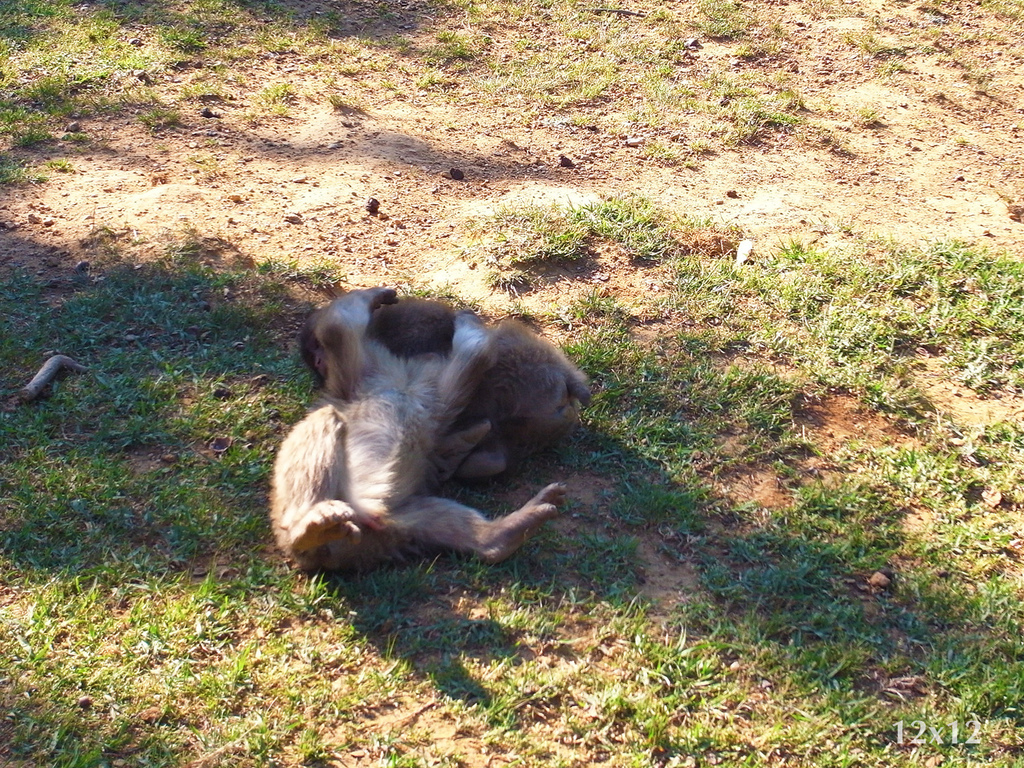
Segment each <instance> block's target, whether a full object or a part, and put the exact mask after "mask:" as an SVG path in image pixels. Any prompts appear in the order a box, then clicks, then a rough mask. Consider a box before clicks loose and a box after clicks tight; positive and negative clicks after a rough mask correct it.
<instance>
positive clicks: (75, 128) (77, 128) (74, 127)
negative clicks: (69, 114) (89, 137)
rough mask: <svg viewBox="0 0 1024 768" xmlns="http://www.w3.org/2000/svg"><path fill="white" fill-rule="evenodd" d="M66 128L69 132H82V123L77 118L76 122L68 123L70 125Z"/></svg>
mask: <svg viewBox="0 0 1024 768" xmlns="http://www.w3.org/2000/svg"><path fill="white" fill-rule="evenodd" d="M65 130H66V131H67V132H68V133H81V132H82V124H81V123H80V122H78V121H77V120H76V121H74V122H71V123H68V127H67V128H66V129H65Z"/></svg>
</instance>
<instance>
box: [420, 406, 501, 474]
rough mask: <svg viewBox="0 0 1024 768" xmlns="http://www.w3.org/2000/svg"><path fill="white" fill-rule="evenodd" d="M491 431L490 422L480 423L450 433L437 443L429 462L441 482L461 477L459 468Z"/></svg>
mask: <svg viewBox="0 0 1024 768" xmlns="http://www.w3.org/2000/svg"><path fill="white" fill-rule="evenodd" d="M490 431H491V422H489V421H481V422H480V423H479V424H474V425H473V426H471V427H467V428H466V429H460V430H459V431H458V432H450V433H448V434H447V435H445V436H444V437H442V438H441V439H439V440H438V441H437V445H435V446H434V453H433V456H432V457H431V461H432V462H433V464H434V468H435V469H436V471H437V479H438V480H439V481H441V482H443V481H445V480H447V479H449V478H450V477H452V475H456V474H457V475H458V476H459V477H462V474H461V466H462V464H463V463H464V462H465V461H466V460H467V457H470V456H472V455H473V454H474V452H475V451H476V449H477V446H478V445H479V444H480V441H481V440H483V439H484V438H485V437H486V436H487V434H488V433H489V432H490Z"/></svg>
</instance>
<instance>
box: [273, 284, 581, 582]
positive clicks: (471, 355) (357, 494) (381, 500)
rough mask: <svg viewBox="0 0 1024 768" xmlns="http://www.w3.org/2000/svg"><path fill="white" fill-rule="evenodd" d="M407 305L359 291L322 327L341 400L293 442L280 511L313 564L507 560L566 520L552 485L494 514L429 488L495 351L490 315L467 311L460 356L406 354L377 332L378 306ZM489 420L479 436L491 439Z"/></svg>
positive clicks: (319, 410)
mask: <svg viewBox="0 0 1024 768" xmlns="http://www.w3.org/2000/svg"><path fill="white" fill-rule="evenodd" d="M396 300H397V299H396V296H395V292H394V291H393V290H391V289H386V288H374V289H369V290H365V291H353V292H351V293H349V294H346V295H345V296H343V297H342V298H340V299H337V300H335V301H334V302H332V303H331V305H330V306H329V307H327V308H326V310H325V311H323V312H321V313H320V314H319V315H318V317H317V319H316V321H315V322H314V323H313V326H312V331H311V332H312V335H313V338H315V340H316V342H317V344H318V345H319V349H320V351H321V354H322V361H323V366H324V379H325V389H326V390H327V392H328V393H329V394H330V395H331V396H329V397H328V398H327V399H326V400H325V402H324V403H323V404H322V405H320V406H319V407H316V408H314V409H313V410H312V411H311V412H310V413H309V414H307V415H306V417H305V418H304V419H303V420H302V421H301V422H299V424H298V425H296V426H295V428H294V429H293V430H292V431H291V433H290V434H289V435H288V437H287V438H286V439H285V441H284V443H283V444H282V445H281V449H280V451H279V452H278V456H277V460H276V462H275V466H274V476H273V485H272V490H271V510H270V517H271V522H272V525H273V528H274V534H275V536H276V538H277V542H278V544H279V545H280V547H281V548H282V549H283V550H284V551H285V552H286V553H287V554H289V555H290V556H291V557H293V558H294V559H295V560H296V561H297V562H298V564H299V565H300V566H301V567H302V568H304V569H307V570H316V569H329V570H332V569H346V570H347V569H355V570H365V569H368V568H372V567H374V566H377V565H380V564H382V563H385V562H387V561H391V560H400V559H404V558H406V557H409V556H414V555H419V554H427V553H429V552H433V551H437V550H445V549H449V550H456V551H461V552H468V553H473V554H475V555H477V556H478V557H480V558H482V559H483V560H485V561H487V562H498V561H500V560H503V559H505V558H506V557H508V556H510V555H511V554H512V553H513V552H515V550H516V549H518V548H519V547H520V546H521V545H522V543H523V542H524V541H525V540H526V538H527V537H528V536H529V534H530V533H532V532H533V530H535V529H536V528H537V526H539V525H540V524H541V523H543V522H544V521H546V520H548V519H550V518H552V517H554V516H555V515H556V514H557V506H556V505H557V504H558V503H560V502H561V501H562V499H563V497H564V495H565V489H564V486H562V485H559V484H557V483H556V484H552V485H549V486H547V487H546V488H544V489H543V490H542V491H541V492H540V493H538V494H537V495H536V496H535V497H534V498H533V499H531V500H530V501H529V502H527V504H526V505H525V506H523V507H522V508H521V509H519V510H517V511H516V512H513V513H512V514H510V515H507V516H506V517H503V518H499V519H497V520H488V519H487V518H485V517H484V516H483V515H482V514H480V513H479V512H478V511H476V510H474V509H471V508H469V507H466V506H463V505H461V504H457V503H456V502H454V501H451V500H449V499H443V498H439V497H434V496H428V495H425V494H424V490H423V489H424V484H425V478H426V474H427V470H428V467H429V463H428V457H429V456H431V455H432V454H433V453H434V452H435V445H436V441H437V437H438V435H442V434H445V433H446V432H447V431H448V430H449V428H450V426H451V424H452V423H453V422H454V420H455V418H456V416H457V415H458V414H459V412H460V411H462V410H463V409H464V408H465V405H466V402H467V400H468V399H469V397H470V396H471V395H472V393H473V391H474V390H475V388H476V386H477V385H478V384H479V381H480V377H481V376H482V375H483V372H484V371H485V370H486V369H487V368H488V367H490V365H491V364H492V363H493V349H492V345H491V342H490V338H489V334H488V332H487V330H486V329H485V328H484V327H483V324H482V323H481V322H480V320H479V319H478V318H477V317H476V316H475V315H473V314H472V313H461V314H459V315H457V316H456V317H455V318H454V333H453V336H452V340H451V347H452V350H451V353H450V354H449V355H448V356H440V355H421V356H417V357H413V358H403V357H399V356H397V355H395V354H394V353H392V352H390V351H389V350H388V349H387V348H386V347H385V346H383V345H382V344H380V343H379V342H377V341H375V340H373V339H372V338H370V337H369V335H368V333H367V328H368V326H369V324H370V319H371V314H372V313H373V312H374V310H375V309H377V308H378V307H381V306H382V305H385V304H391V303H394V302H395V301H396ZM488 427H489V425H484V424H481V425H478V426H477V427H475V428H474V429H475V432H474V434H473V435H471V436H470V437H468V438H467V439H468V440H469V441H470V442H473V441H474V440H475V441H479V439H481V438H482V437H483V435H484V434H486V432H487V429H488Z"/></svg>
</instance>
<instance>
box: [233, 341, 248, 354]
mask: <svg viewBox="0 0 1024 768" xmlns="http://www.w3.org/2000/svg"><path fill="white" fill-rule="evenodd" d="M231 346H232V347H234V348H235V349H237V350H238V351H239V352H241V351H242V350H243V349H245V342H244V341H236V342H235V343H234V344H232V345H231Z"/></svg>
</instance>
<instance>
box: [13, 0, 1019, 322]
mask: <svg viewBox="0 0 1024 768" xmlns="http://www.w3.org/2000/svg"><path fill="white" fill-rule="evenodd" d="M808 8H809V6H806V5H804V4H799V3H794V4H789V5H787V4H782V5H779V6H776V7H773V14H772V15H773V17H777V23H778V25H780V27H781V29H782V30H783V31H784V34H785V44H784V45H783V46H782V50H781V51H780V52H779V53H778V54H776V55H773V56H770V57H767V58H762V59H757V60H754V61H748V60H745V59H740V58H736V57H735V54H736V47H737V46H736V44H735V43H729V44H724V43H716V42H714V41H711V40H704V41H702V42H701V47H699V48H696V47H695V48H694V49H693V50H692V51H689V52H688V57H687V63H686V64H685V65H684V66H683V67H682V68H681V72H680V76H686V75H687V74H688V73H689V72H693V73H697V72H699V71H704V70H707V69H709V68H721V67H723V66H724V67H728V68H731V69H732V70H734V71H735V72H736V73H737V74H742V73H743V72H744V70H749V69H751V68H760V69H762V70H777V71H784V72H786V73H787V78H788V82H789V83H790V84H791V87H792V88H793V89H794V90H795V91H797V92H798V93H799V94H800V95H801V97H802V99H803V101H804V103H805V106H806V110H805V116H806V120H807V126H808V127H805V129H804V130H800V131H794V132H791V133H775V134H773V135H770V136H767V137H765V138H763V139H762V140H761V141H759V142H758V143H756V144H752V145H741V146H739V147H736V148H723V149H721V150H720V151H716V152H713V153H711V154H708V155H704V156H702V157H701V159H700V162H699V163H698V164H697V165H696V167H695V168H687V167H680V166H678V165H677V166H673V165H666V164H663V163H660V162H659V161H657V160H653V159H645V158H644V157H643V152H642V149H643V145H642V144H641V145H640V146H639V147H634V146H627V142H626V141H625V139H626V138H627V136H626V133H623V132H622V131H621V125H622V124H621V122H619V121H615V120H612V117H613V116H615V115H618V114H619V113H620V112H621V111H622V110H623V109H624V108H625V107H626V106H628V100H629V98H630V97H629V94H623V96H622V98H623V99H624V100H625V101H626V102H627V103H622V102H621V101H620V102H616V103H605V104H601V105H598V106H597V107H596V108H595V109H594V110H593V117H594V119H593V122H592V124H590V125H577V124H574V123H568V122H566V121H563V120H559V119H557V118H558V115H557V114H554V113H546V112H540V113H535V114H533V115H532V116H530V113H529V112H523V111H517V110H515V109H514V108H512V107H513V106H514V105H510V104H508V103H505V104H501V103H498V104H495V103H494V100H493V99H490V100H489V99H487V98H485V97H484V95H482V94H481V93H480V92H478V91H475V90H474V89H473V87H472V86H471V85H466V86H465V87H464V88H462V89H461V90H460V91H458V92H457V93H455V94H452V93H449V94H448V95H447V96H446V97H444V98H438V97H437V96H436V95H431V94H424V93H423V92H421V91H418V90H417V88H416V87H415V85H414V84H413V83H412V82H404V80H405V79H409V78H410V75H409V74H406V73H405V72H404V71H403V70H401V69H399V71H397V72H393V73H389V74H391V76H392V82H393V83H395V85H396V87H394V88H392V89H382V88H370V89H363V90H362V91H361V97H360V104H361V106H360V108H358V109H343V110H341V111H339V110H337V109H335V108H334V107H332V105H331V104H330V103H328V102H327V100H326V99H324V98H320V97H322V95H323V94H322V92H323V86H322V78H323V72H322V70H321V69H320V68H319V67H318V66H315V64H314V62H310V61H308V60H307V59H305V58H304V57H303V55H302V51H301V50H295V51H285V52H282V53H280V54H263V55H262V56H261V57H260V58H259V59H258V60H254V61H253V62H252V63H251V65H250V66H247V67H245V70H246V72H245V77H246V81H245V82H246V85H244V86H238V87H236V88H235V89H234V92H233V93H232V94H231V95H230V97H229V98H227V99H223V100H219V101H217V102H216V103H213V104H206V105H204V104H197V103H191V104H188V103H186V104H184V105H183V106H182V108H181V114H182V118H183V124H182V125H179V126H176V127H174V128H170V129H167V130H160V131H157V132H156V133H155V134H153V133H150V132H149V131H148V130H147V129H146V128H145V127H144V126H143V125H141V124H140V122H139V120H138V113H139V112H141V111H142V108H141V107H140V108H137V109H134V110H133V109H131V108H129V109H126V110H125V111H123V112H121V113H119V114H116V115H102V116H96V117H86V118H82V119H81V120H78V121H76V122H77V123H78V125H77V126H72V127H73V128H75V129H76V132H82V133H85V134H87V135H89V136H91V137H94V141H93V142H92V143H91V144H89V145H87V146H85V147H80V146H77V145H73V144H71V143H68V142H56V143H54V144H52V145H49V146H47V147H45V148H43V149H42V150H41V152H40V150H38V149H37V150H34V152H32V153H30V154H34V155H35V156H36V157H68V158H69V159H70V160H71V162H72V164H73V172H72V173H52V174H50V179H49V180H48V181H47V182H46V183H43V184H39V185H35V186H21V187H16V188H8V189H5V190H4V191H3V192H2V193H0V224H2V226H3V231H2V232H0V243H2V248H0V264H3V265H5V266H8V267H10V266H15V265H17V266H22V267H27V268H29V269H34V270H42V271H44V272H50V271H56V272H58V273H59V272H61V271H63V270H66V269H68V268H69V267H70V265H73V264H75V263H76V262H78V261H79V260H82V259H86V260H88V259H90V258H92V257H94V256H95V250H96V249H97V248H98V247H100V245H99V243H100V239H98V238H96V237H95V235H96V233H97V232H100V231H102V232H105V233H108V234H111V233H112V234H114V235H117V236H119V238H120V241H119V247H122V248H125V247H126V248H128V249H129V250H136V251H138V252H139V253H144V252H145V251H146V250H147V249H152V248H155V247H159V245H160V243H161V241H162V238H163V237H164V236H165V235H167V234H168V233H172V234H173V233H175V232H180V231H181V230H183V229H186V228H191V229H192V230H194V231H195V232H196V233H198V234H199V235H201V236H204V237H218V238H221V239H223V240H224V241H227V242H228V243H230V244H231V245H233V246H234V247H235V248H237V249H238V250H239V251H240V252H241V253H243V254H244V255H246V256H248V257H250V258H252V259H253V260H254V261H256V262H258V261H261V260H264V259H267V258H276V259H281V258H298V259H309V258H324V259H329V260H331V261H334V262H340V263H341V264H342V265H344V267H345V268H346V269H347V270H348V274H349V281H350V282H351V284H353V285H364V284H371V283H394V282H413V283H416V284H418V285H423V284H431V283H432V284H451V285H453V286H456V287H457V288H458V290H459V291H460V292H461V293H462V294H464V295H466V296H467V298H473V299H476V300H478V301H484V302H487V303H490V304H491V305H492V306H494V308H495V310H497V311H500V308H501V305H502V299H503V298H504V297H503V296H501V295H499V296H494V295H492V291H490V290H489V289H488V288H487V287H486V286H485V285H484V284H483V283H482V282H481V280H480V279H479V273H478V272H477V273H476V274H474V269H473V264H472V262H471V261H470V262H467V261H466V260H464V259H462V258H460V246H461V238H462V235H463V231H464V230H463V224H464V223H465V222H466V221H467V219H470V218H474V217H476V218H479V217H481V216H482V215H485V214H487V213H488V212H490V211H493V210H494V209H495V208H497V207H499V206H502V205H507V204H515V203H521V202H525V201H532V202H545V201H565V202H573V201H580V200H587V199H592V198H596V197H598V196H601V195H619V194H625V193H633V192H640V193H642V194H644V195H647V196H649V197H650V198H652V199H653V200H654V201H656V202H657V203H659V204H661V205H662V206H664V207H665V208H667V209H669V210H672V211H677V212H680V213H686V214H690V215H695V216H708V217H710V218H712V219H713V220H714V221H717V222H723V223H728V224H733V225H736V226H738V227H740V228H741V229H742V230H743V231H744V232H745V233H746V234H747V235H748V236H749V237H751V238H752V239H753V240H754V241H755V254H756V252H757V250H770V249H772V248H774V247H776V246H777V245H778V244H779V243H781V242H785V241H787V240H789V239H796V240H800V241H803V242H805V243H810V242H816V243H819V244H820V245H822V246H828V247H832V246H842V245H844V242H845V241H848V240H849V239H850V238H851V237H863V236H873V235H877V236H880V237H886V238H894V239H897V240H899V241H901V242H906V243H908V244H917V243H921V242H927V241H932V240H938V239H947V238H956V239H961V240H965V241H968V242H972V243H979V244H984V245H987V246H990V247H992V248H996V249H1006V250H1009V251H1011V252H1015V253H1024V225H1022V224H1021V222H1020V218H1021V216H1020V208H1019V207H1017V206H1018V205H1019V204H1020V201H1021V195H1022V194H1024V181H1022V175H1024V174H1022V172H1024V165H1022V160H1021V158H1022V156H1024V66H1022V65H1021V58H1022V56H1024V48H1022V47H1021V35H1020V31H1019V30H1017V31H1016V33H1015V34H1014V32H1013V29H1012V28H1011V27H1010V26H1009V25H1001V24H1000V20H999V18H998V17H995V16H992V15H991V14H984V15H981V14H979V15H978V17H977V18H974V14H973V13H972V11H971V9H970V8H968V7H966V6H957V7H955V8H949V9H947V11H946V13H948V15H949V17H955V18H956V32H955V33H954V32H953V31H952V27H953V25H952V24H950V25H949V28H950V32H949V33H948V34H946V33H944V32H938V33H935V34H933V39H934V42H933V45H934V48H933V49H932V55H927V56H921V55H915V56H910V57H906V58H904V59H903V60H902V61H903V64H902V70H903V71H901V72H899V73H898V74H897V75H894V76H890V77H881V76H879V74H878V71H877V70H878V66H877V65H878V63H879V61H880V58H879V55H878V54H877V53H875V54H872V53H868V52H865V51H864V50H862V48H860V47H857V46H855V45H851V42H850V40H852V39H856V36H858V35H868V34H870V35H876V36H877V39H879V40H881V41H883V42H884V41H885V37H886V34H897V33H900V32H901V31H907V30H911V31H913V30H921V29H929V28H934V29H935V30H943V29H944V26H943V25H945V24H947V16H946V15H945V14H944V13H940V11H938V10H935V9H932V8H930V7H926V6H925V5H921V6H914V5H898V6H896V5H892V4H883V3H874V4H852V5H851V4H847V5H845V6H841V7H840V8H838V9H833V13H832V14H830V15H828V16H812V15H811V14H810V13H809V12H808ZM846 8H848V9H849V15H844V9H846ZM396 23H397V22H396ZM879 29H881V30H883V31H882V32H880V33H879V32H877V30H879ZM872 39H875V38H872ZM1008 40H1009V41H1010V42H1007V41H1008ZM936 51H937V52H938V55H934V54H935V53H936ZM978 72H983V74H982V75H979V74H977V73H978ZM972 73H973V74H972ZM207 76H208V73H207V71H206V70H205V69H204V61H203V60H197V61H196V62H195V66H193V67H191V68H189V67H185V68H180V69H178V70H176V71H172V72H170V73H164V74H161V75H160V76H159V78H158V81H157V82H156V84H155V85H154V87H155V88H156V90H157V91H163V92H165V93H166V94H168V95H169V96H172V97H173V94H175V93H177V92H178V91H180V89H182V88H184V87H186V86H188V85H189V84H190V83H198V82H201V81H202V80H203V79H204V78H206V77H207ZM366 77H371V75H366ZM271 82H286V83H289V84H290V85H292V86H293V87H294V89H295V92H296V93H298V94H302V95H301V96H300V97H299V98H298V99H296V100H295V101H294V103H292V104H291V105H289V108H288V114H287V116H283V117H273V116H266V117H263V118H261V119H260V120H258V121H255V122H254V121H253V120H251V119H247V118H246V116H245V114H244V113H245V110H246V109H247V108H248V107H249V106H250V101H251V96H252V92H253V91H254V90H255V89H256V88H257V87H259V86H260V85H261V84H266V83H271ZM355 85H356V84H353V86H355ZM318 94H319V96H320V97H318ZM506 101H509V100H506ZM202 109H207V110H212V113H213V114H214V115H216V116H215V117H202V116H201V114H200V112H201V110H202ZM524 115H527V117H524ZM577 122H578V121H577ZM865 123H867V124H865ZM647 133H648V135H645V132H644V130H643V129H638V130H637V133H636V134H635V135H632V136H629V138H639V139H644V140H648V139H654V138H657V137H656V136H652V135H650V133H651V132H647ZM683 134H686V130H684V131H683ZM677 138H678V137H677ZM686 138H688V139H694V138H699V137H695V136H687V137H686ZM630 143H635V142H630ZM562 155H564V156H566V157H568V158H570V159H571V160H572V161H573V162H574V164H575V167H573V168H565V167H561V166H560V165H559V157H560V156H562ZM450 168H457V169H459V170H462V171H463V172H464V174H465V177H464V179H463V180H462V181H454V180H452V179H450V178H447V177H445V176H443V175H442V174H443V173H444V172H445V171H447V170H449V169H450ZM370 197H374V198H377V199H378V200H379V201H380V203H381V213H382V214H383V215H381V216H379V217H374V216H370V215H369V214H367V212H366V210H365V207H364V206H365V203H366V200H367V199H368V198H370ZM563 287H564V286H563ZM552 298H554V297H552V296H551V294H550V292H548V291H540V292H538V293H537V294H535V295H534V297H533V298H532V299H531V301H539V302H541V303H549V302H550V301H551V300H552Z"/></svg>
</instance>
